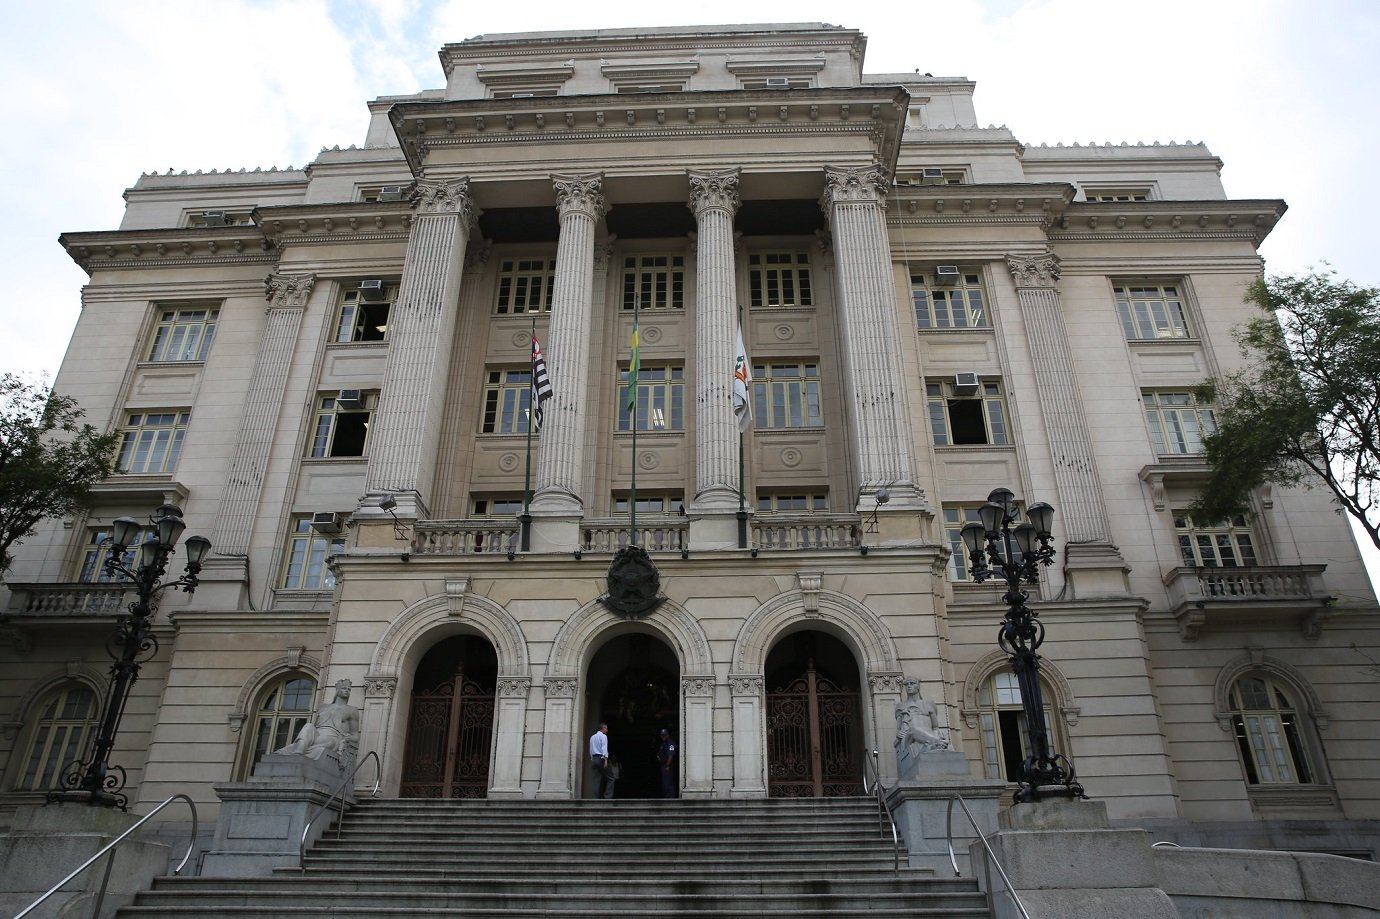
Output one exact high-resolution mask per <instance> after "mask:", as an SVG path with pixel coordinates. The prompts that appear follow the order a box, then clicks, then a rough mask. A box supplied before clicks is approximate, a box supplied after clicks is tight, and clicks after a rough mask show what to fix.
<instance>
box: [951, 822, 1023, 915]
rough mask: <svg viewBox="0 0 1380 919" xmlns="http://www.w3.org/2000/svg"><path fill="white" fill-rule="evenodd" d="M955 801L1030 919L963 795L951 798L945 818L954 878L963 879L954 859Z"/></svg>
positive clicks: (989, 885) (989, 879)
mask: <svg viewBox="0 0 1380 919" xmlns="http://www.w3.org/2000/svg"><path fill="white" fill-rule="evenodd" d="M955 801H957V802H958V806H959V807H961V808H963V813H964V814H965V815H966V816H967V817H968V822H969V823H971V824H972V825H973V832H975V833H977V838H978V842H980V843H982V847H983V848H984V849H986V850H987V860H988V864H991V865H996V866H997V874H1000V875H1001V879H1002V882H1003V883H1005V884H1006V892H1007V893H1008V894H1010V895H1011V899H1012V901H1013V902H1014V903H1015V904H1016V909H1018V910H1020V911H1021V915H1022V916H1024V917H1025V919H1030V913H1028V912H1026V908H1025V904H1024V903H1022V902H1021V898H1020V896H1019V895H1018V894H1017V893H1016V888H1015V887H1012V886H1011V879H1010V878H1009V877H1007V876H1006V869H1005V868H1003V867H1002V866H1001V862H1000V861H998V860H997V853H995V852H993V851H992V847H991V846H990V845H989V844H988V843H987V837H986V836H984V835H982V828H981V827H979V826H978V825H977V821H976V820H974V819H973V812H972V811H970V810H968V803H967V802H966V801H964V800H963V796H962V795H954V796H953V797H951V798H949V809H948V814H947V816H946V818H945V823H947V824H948V826H947V827H946V830H947V835H948V842H949V864H951V865H953V866H954V877H962V875H963V872H961V871H959V870H958V859H957V858H955V857H954V802H955ZM987 895H988V896H989V897H990V896H991V895H992V872H991V870H990V869H988V870H987Z"/></svg>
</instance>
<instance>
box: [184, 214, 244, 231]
mask: <svg viewBox="0 0 1380 919" xmlns="http://www.w3.org/2000/svg"><path fill="white" fill-rule="evenodd" d="M253 225H254V218H253V217H251V216H250V215H249V214H248V213H245V212H243V211H240V212H236V211H221V210H213V211H193V212H192V213H190V214H188V215H187V226H189V227H191V228H192V229H196V230H204V229H206V228H208V227H252V226H253Z"/></svg>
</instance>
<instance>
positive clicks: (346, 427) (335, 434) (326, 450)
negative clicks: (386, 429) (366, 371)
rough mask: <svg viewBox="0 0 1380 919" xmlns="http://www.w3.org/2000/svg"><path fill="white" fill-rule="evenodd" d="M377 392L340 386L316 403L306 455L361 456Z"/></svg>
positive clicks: (376, 404)
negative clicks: (312, 427)
mask: <svg viewBox="0 0 1380 919" xmlns="http://www.w3.org/2000/svg"><path fill="white" fill-rule="evenodd" d="M378 401H379V394H378V393H376V392H362V391H360V390H358V389H342V390H340V392H339V393H336V394H333V395H329V396H321V397H320V398H318V399H317V402H316V425H315V427H314V429H313V431H312V440H311V451H310V453H309V454H308V455H309V456H312V457H315V458H318V459H319V458H322V457H328V456H363V455H364V451H365V449H366V448H367V447H368V444H369V422H370V420H371V419H372V418H373V414H374V409H375V408H376V407H377V406H378Z"/></svg>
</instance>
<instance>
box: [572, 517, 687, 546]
mask: <svg viewBox="0 0 1380 919" xmlns="http://www.w3.org/2000/svg"><path fill="white" fill-rule="evenodd" d="M643 519H644V520H646V519H648V518H643ZM580 532H581V534H582V535H581V540H580V542H581V546H582V548H583V549H584V551H585V552H617V551H618V550H619V549H622V548H624V547H626V546H627V545H628V534H629V533H630V532H631V530H630V528H629V527H628V519H627V518H626V517H614V518H610V519H606V520H586V521H584V523H583V524H581V526H580ZM637 544H638V545H639V546H641V547H642V548H643V549H646V550H647V551H648V552H680V551H681V550H683V549H687V548H689V546H690V524H689V521H687V520H686V519H685V518H683V517H675V518H656V517H654V518H651V522H650V523H639V524H638V527H637Z"/></svg>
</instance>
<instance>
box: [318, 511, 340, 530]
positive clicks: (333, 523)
mask: <svg viewBox="0 0 1380 919" xmlns="http://www.w3.org/2000/svg"><path fill="white" fill-rule="evenodd" d="M341 525H342V520H341V519H340V514H339V513H337V512H335V511H317V512H316V513H314V514H312V515H311V528H312V529H313V530H315V531H316V532H318V533H325V534H327V535H330V534H334V533H339V532H340V527H341Z"/></svg>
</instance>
